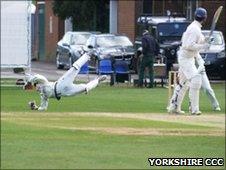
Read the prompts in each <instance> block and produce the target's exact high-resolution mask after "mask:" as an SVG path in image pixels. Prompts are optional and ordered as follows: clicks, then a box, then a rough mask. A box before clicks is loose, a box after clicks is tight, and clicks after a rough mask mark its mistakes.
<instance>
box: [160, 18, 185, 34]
mask: <svg viewBox="0 0 226 170" xmlns="http://www.w3.org/2000/svg"><path fill="white" fill-rule="evenodd" d="M188 24H189V23H187V22H185V23H161V24H158V26H157V29H158V36H159V37H171V36H172V37H175V36H176V37H181V36H182V34H183V33H184V31H185V30H186V28H187V26H188Z"/></svg>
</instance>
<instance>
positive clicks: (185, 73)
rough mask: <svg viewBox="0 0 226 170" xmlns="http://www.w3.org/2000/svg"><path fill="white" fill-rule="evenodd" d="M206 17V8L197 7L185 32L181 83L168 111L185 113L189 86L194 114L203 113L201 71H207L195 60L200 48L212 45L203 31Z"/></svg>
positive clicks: (181, 61)
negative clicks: (182, 109)
mask: <svg viewBox="0 0 226 170" xmlns="http://www.w3.org/2000/svg"><path fill="white" fill-rule="evenodd" d="M206 18H207V11H206V10H205V9H204V8H197V9H196V11H195V20H194V21H193V22H192V23H191V24H190V25H189V26H188V27H187V29H186V31H185V32H184V33H183V36H182V46H181V47H180V50H179V51H178V63H179V84H178V85H177V87H176V88H175V89H174V94H173V96H172V98H171V101H170V105H169V107H168V112H176V113H183V111H181V103H182V100H183V98H184V95H185V93H186V91H187V89H188V86H189V88H190V90H189V98H190V102H191V112H192V115H199V114H200V113H201V112H200V110H199V90H200V88H201V85H202V77H201V73H202V72H203V71H205V67H204V64H200V65H199V67H198V68H197V67H196V65H195V60H196V58H198V57H200V54H199V51H200V50H205V49H208V48H209V46H210V44H209V43H208V42H206V40H205V37H204V35H203V34H202V33H201V27H202V24H203V23H204V22H205V20H206ZM187 83H188V84H187Z"/></svg>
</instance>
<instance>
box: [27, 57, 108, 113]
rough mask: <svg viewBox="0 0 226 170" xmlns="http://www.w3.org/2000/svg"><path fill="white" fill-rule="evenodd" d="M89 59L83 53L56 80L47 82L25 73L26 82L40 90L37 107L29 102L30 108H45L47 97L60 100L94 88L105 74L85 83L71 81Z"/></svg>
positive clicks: (41, 109) (39, 76) (37, 76)
mask: <svg viewBox="0 0 226 170" xmlns="http://www.w3.org/2000/svg"><path fill="white" fill-rule="evenodd" d="M89 59H90V55H89V54H88V53H85V54H83V55H82V56H81V57H80V58H79V59H78V60H77V61H75V62H74V63H73V67H71V68H70V69H69V70H68V71H67V72H66V73H65V74H64V75H63V76H62V77H60V78H59V79H58V80H57V81H56V82H49V81H48V80H47V78H46V77H44V76H42V75H40V74H36V75H31V74H30V75H27V77H26V80H27V82H31V83H34V84H36V88H37V90H38V91H39V92H40V96H41V102H40V106H39V107H37V106H36V105H35V103H30V105H32V106H31V108H32V109H35V110H40V111H43V110H47V108H48V101H49V98H56V99H57V100H60V98H61V97H62V96H74V95H77V94H79V93H82V92H88V91H90V90H92V89H93V88H95V87H96V86H97V85H98V83H99V82H101V81H103V80H105V79H106V78H107V76H106V75H102V76H100V77H97V78H96V79H94V80H92V81H90V82H89V83H87V84H74V83H73V81H74V79H75V77H76V76H77V75H78V73H79V71H80V69H81V67H82V66H83V65H84V64H85V63H86V62H87V61H88V60H89Z"/></svg>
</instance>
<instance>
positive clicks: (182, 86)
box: [167, 74, 188, 114]
mask: <svg viewBox="0 0 226 170" xmlns="http://www.w3.org/2000/svg"><path fill="white" fill-rule="evenodd" d="M187 89H188V85H187V79H186V77H185V76H184V75H181V74H180V76H179V84H177V85H176V87H175V88H174V92H173V96H172V98H171V100H170V104H169V106H168V107H167V111H168V112H169V113H176V114H184V113H185V112H184V111H182V110H181V104H182V101H183V99H184V96H185V93H186V91H187Z"/></svg>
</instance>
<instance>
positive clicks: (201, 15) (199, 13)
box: [195, 7, 207, 22]
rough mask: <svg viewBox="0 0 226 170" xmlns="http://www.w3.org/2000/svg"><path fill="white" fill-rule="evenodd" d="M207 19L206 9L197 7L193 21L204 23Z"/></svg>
mask: <svg viewBox="0 0 226 170" xmlns="http://www.w3.org/2000/svg"><path fill="white" fill-rule="evenodd" d="M206 18H207V11H206V9H204V8H202V7H199V8H197V9H196V10H195V20H197V21H199V22H200V21H204V20H205V19H206Z"/></svg>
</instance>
